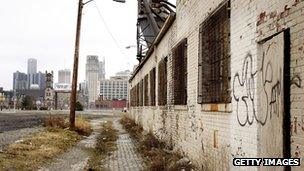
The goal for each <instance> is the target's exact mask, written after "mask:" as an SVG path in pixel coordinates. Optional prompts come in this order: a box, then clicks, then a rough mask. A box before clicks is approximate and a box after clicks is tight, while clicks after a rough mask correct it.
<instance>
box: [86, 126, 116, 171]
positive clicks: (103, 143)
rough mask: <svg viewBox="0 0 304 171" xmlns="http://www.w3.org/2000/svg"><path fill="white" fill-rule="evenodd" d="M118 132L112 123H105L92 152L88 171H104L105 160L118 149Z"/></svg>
mask: <svg viewBox="0 0 304 171" xmlns="http://www.w3.org/2000/svg"><path fill="white" fill-rule="evenodd" d="M117 139H118V135H117V130H115V129H114V128H113V123H112V122H104V123H103V124H102V128H101V129H100V130H99V133H98V136H97V142H96V147H95V149H94V151H92V156H91V159H90V160H89V162H88V166H87V168H86V170H104V168H103V167H102V165H103V159H104V158H105V157H106V156H109V155H110V154H111V152H113V151H115V150H116V149H117V144H116V141H117Z"/></svg>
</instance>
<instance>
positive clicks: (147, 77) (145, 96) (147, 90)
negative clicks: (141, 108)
mask: <svg viewBox="0 0 304 171" xmlns="http://www.w3.org/2000/svg"><path fill="white" fill-rule="evenodd" d="M148 79H149V75H146V76H145V79H144V100H145V103H144V104H145V106H149V94H148V93H149V89H148V83H149V80H148Z"/></svg>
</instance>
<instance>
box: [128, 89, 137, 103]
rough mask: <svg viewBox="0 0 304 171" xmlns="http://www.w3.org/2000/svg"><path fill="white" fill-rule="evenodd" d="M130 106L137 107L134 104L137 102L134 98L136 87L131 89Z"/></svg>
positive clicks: (135, 97)
mask: <svg viewBox="0 0 304 171" xmlns="http://www.w3.org/2000/svg"><path fill="white" fill-rule="evenodd" d="M130 94H131V98H130V99H131V106H132V107H134V106H137V104H136V101H137V96H136V86H134V87H133V88H132V89H131V93H130Z"/></svg>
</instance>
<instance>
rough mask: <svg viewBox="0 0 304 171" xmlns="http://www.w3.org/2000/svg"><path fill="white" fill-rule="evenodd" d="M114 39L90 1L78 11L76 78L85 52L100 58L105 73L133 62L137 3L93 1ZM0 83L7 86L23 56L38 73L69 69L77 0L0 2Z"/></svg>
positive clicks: (82, 70)
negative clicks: (35, 63)
mask: <svg viewBox="0 0 304 171" xmlns="http://www.w3.org/2000/svg"><path fill="white" fill-rule="evenodd" d="M95 1H96V3H97V6H98V8H99V9H100V11H101V14H102V16H103V18H104V20H105V22H106V24H107V25H108V28H109V29H110V30H111V33H112V34H113V36H114V37H115V39H116V40H117V42H118V44H119V45H118V46H119V47H120V48H118V47H117V45H116V44H115V42H114V41H113V39H112V38H111V36H110V34H109V33H108V32H107V30H106V27H105V25H104V24H103V22H102V20H101V18H100V16H99V14H98V11H97V9H96V7H95V5H94V2H91V3H90V4H87V5H86V6H85V7H84V10H83V13H84V14H83V22H82V32H81V34H82V35H81V48H80V65H79V67H80V68H79V78H78V80H79V81H83V80H84V78H85V59H86V55H98V56H99V57H100V58H101V57H105V60H106V73H107V77H109V76H110V75H113V74H115V73H116V72H118V71H121V70H125V69H130V70H132V68H133V65H134V64H136V63H137V60H136V57H135V56H136V49H135V48H131V49H125V47H126V46H128V45H135V44H136V19H137V1H136V0H127V2H126V3H124V4H122V3H117V2H114V1H112V0H95ZM0 3H1V5H0V23H1V27H0V59H1V61H0V87H4V89H6V90H9V89H12V82H13V72H15V71H16V70H19V71H22V72H25V73H26V71H27V59H28V58H36V59H37V60H38V71H42V72H45V70H53V71H54V72H55V80H54V81H55V82H56V81H57V79H56V78H57V71H58V70H59V69H65V68H68V69H72V65H73V54H74V41H75V29H76V17H77V16H76V15H77V5H78V0H26V1H24V0H0Z"/></svg>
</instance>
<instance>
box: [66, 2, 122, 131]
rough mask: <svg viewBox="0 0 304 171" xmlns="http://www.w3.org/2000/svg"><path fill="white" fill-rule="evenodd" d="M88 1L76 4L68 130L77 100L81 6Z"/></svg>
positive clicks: (71, 123) (72, 125) (73, 117)
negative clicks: (76, 13)
mask: <svg viewBox="0 0 304 171" xmlns="http://www.w3.org/2000/svg"><path fill="white" fill-rule="evenodd" d="M92 1H93V0H88V1H87V2H85V3H83V0H79V3H78V15H77V27H76V40H75V52H74V65H73V80H72V91H71V104H70V106H71V107H70V129H71V130H74V129H75V111H76V98H77V77H78V63H79V46H80V43H79V42H80V30H81V20H82V9H83V6H84V5H86V4H88V3H90V2H92ZM113 1H115V2H120V3H125V2H126V1H125V0H113Z"/></svg>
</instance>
